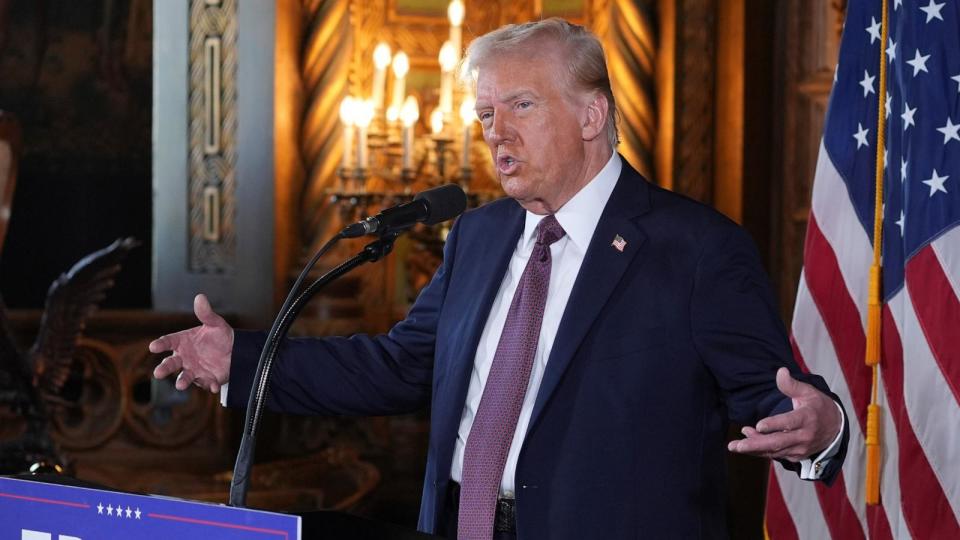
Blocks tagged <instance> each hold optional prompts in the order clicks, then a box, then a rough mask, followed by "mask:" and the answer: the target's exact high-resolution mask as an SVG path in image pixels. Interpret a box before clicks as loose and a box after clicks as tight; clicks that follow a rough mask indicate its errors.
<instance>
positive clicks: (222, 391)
mask: <svg viewBox="0 0 960 540" xmlns="http://www.w3.org/2000/svg"><path fill="white" fill-rule="evenodd" d="M229 389H230V383H225V384H224V385H222V386H221V387H220V406H221V407H226V406H227V390H229ZM842 425H843V424H841V426H842ZM840 433H843V429H841V430H840Z"/></svg>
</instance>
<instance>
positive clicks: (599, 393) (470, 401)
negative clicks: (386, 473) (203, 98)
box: [150, 19, 847, 539]
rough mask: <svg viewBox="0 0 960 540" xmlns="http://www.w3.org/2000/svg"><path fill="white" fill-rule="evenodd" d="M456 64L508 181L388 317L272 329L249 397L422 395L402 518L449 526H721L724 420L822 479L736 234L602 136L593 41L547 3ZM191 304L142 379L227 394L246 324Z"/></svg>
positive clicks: (831, 451) (652, 529)
mask: <svg viewBox="0 0 960 540" xmlns="http://www.w3.org/2000/svg"><path fill="white" fill-rule="evenodd" d="M467 61H468V66H467V67H468V68H469V71H470V73H471V74H472V77H473V84H474V85H475V89H476V94H477V105H476V110H477V116H478V118H479V119H480V122H481V123H482V125H483V135H484V140H485V141H486V143H487V144H488V146H489V148H490V152H491V155H492V157H493V160H494V162H495V164H496V169H497V171H498V175H499V178H500V181H501V185H502V186H503V190H504V191H505V192H506V194H507V195H508V196H509V198H505V199H501V200H499V201H496V202H493V203H491V204H488V205H485V206H484V207H481V208H478V209H476V210H473V211H470V212H467V213H466V214H464V215H463V216H462V217H461V218H460V219H459V220H458V221H457V222H456V224H455V225H454V227H453V229H452V230H451V232H450V234H449V236H448V238H447V242H446V246H445V249H444V259H443V263H442V265H441V266H440V268H439V269H438V270H437V272H436V274H435V275H434V278H433V280H432V281H431V283H430V284H429V285H428V286H427V287H426V288H425V289H424V290H423V291H422V292H421V294H420V296H419V297H418V299H417V301H416V303H415V304H414V305H413V307H412V308H411V310H410V312H409V314H408V315H407V317H406V319H404V320H403V321H401V322H399V323H398V324H397V325H396V326H394V327H393V329H392V330H391V331H390V332H389V333H388V334H386V335H379V336H365V335H355V336H352V337H349V338H337V337H333V338H319V339H291V340H289V341H288V343H287V344H286V345H285V346H284V349H283V353H282V357H281V358H280V360H279V361H278V363H277V365H276V369H275V371H274V374H273V379H272V382H271V389H270V394H269V400H268V406H269V407H271V408H273V409H275V410H280V411H287V412H293V413H309V414H348V415H367V414H377V415H380V414H389V413H403V412H408V411H413V410H416V409H420V408H423V407H425V406H427V405H430V406H431V431H430V445H429V457H428V463H427V469H426V478H425V479H424V490H423V501H422V506H421V514H420V524H419V527H420V529H421V530H424V531H428V532H435V533H438V534H448V535H450V536H453V535H454V534H457V533H458V531H459V534H458V535H459V537H461V538H489V537H491V536H493V537H495V538H521V539H532V538H551V539H561V538H571V539H583V538H604V539H606V538H638V537H649V538H717V537H724V536H726V527H725V523H724V513H725V506H724V504H725V503H724V499H723V498H724V451H723V449H724V445H725V438H726V433H727V423H728V422H729V421H733V422H735V423H738V424H742V425H744V426H747V427H745V428H744V429H743V433H744V435H745V438H743V439H740V440H737V441H732V442H730V443H729V444H728V446H727V448H728V449H729V450H730V451H734V452H741V453H746V454H752V455H758V456H764V457H769V458H773V459H777V460H780V461H781V463H783V464H784V465H785V466H787V467H789V468H791V469H794V470H796V471H797V472H798V473H799V474H800V475H801V477H803V478H805V479H810V480H817V479H819V480H823V481H827V482H830V481H831V480H832V479H833V477H834V476H835V475H836V474H837V472H838V470H839V468H840V464H841V463H842V461H843V456H844V453H845V446H846V438H847V437H846V434H847V428H846V425H845V421H844V417H843V412H842V408H841V407H840V406H839V402H838V401H837V400H836V397H835V396H833V395H832V394H830V393H829V390H828V388H827V387H826V384H825V383H824V382H823V380H822V379H820V378H819V377H816V376H811V375H804V374H801V373H800V372H799V370H798V368H797V366H796V364H795V363H794V362H793V360H792V356H791V350H790V347H789V345H788V342H787V338H786V335H785V332H784V329H783V327H782V325H781V323H780V321H779V318H778V315H777V310H776V309H775V307H774V302H773V299H772V295H771V292H770V289H769V285H768V282H767V278H766V276H765V274H764V272H763V270H762V268H761V264H760V262H759V259H758V257H757V254H756V252H755V248H754V247H753V244H752V242H751V241H750V239H749V238H748V236H747V235H746V234H745V233H744V231H743V230H742V229H740V228H739V227H737V226H736V225H735V224H733V223H732V222H730V221H729V220H727V219H725V218H724V217H722V216H721V215H720V214H718V213H717V212H715V211H713V210H711V209H709V208H707V207H705V206H703V205H701V204H699V203H696V202H693V201H690V200H688V199H686V198H684V197H682V196H679V195H676V194H673V193H670V192H668V191H666V190H663V189H660V188H658V187H656V186H654V185H652V184H650V183H649V182H647V181H646V180H645V179H644V178H643V177H641V176H640V174H638V173H637V172H636V171H635V170H633V169H632V168H631V167H630V165H629V164H627V163H625V162H624V161H623V160H622V159H621V157H620V156H619V155H618V154H617V153H616V152H615V151H614V149H615V146H616V143H617V131H616V114H615V110H616V109H615V101H614V96H613V93H612V91H611V88H610V81H609V78H608V75H607V70H606V65H605V62H604V57H603V50H602V48H601V46H600V43H599V41H598V40H597V39H596V37H594V36H593V35H592V34H590V33H589V32H587V31H586V30H584V29H583V28H582V27H579V26H576V25H572V24H569V23H567V22H565V21H562V20H559V19H550V20H545V21H540V22H536V23H529V24H524V25H508V26H506V27H503V28H501V29H499V30H497V31H494V32H492V33H490V34H487V35H485V36H482V37H480V38H478V39H476V40H474V42H473V43H472V44H471V45H470V48H469V50H468V53H467ZM545 231H546V232H545ZM195 311H196V314H197V317H198V318H199V319H200V321H201V323H202V326H199V327H196V328H193V329H189V330H185V331H183V332H179V333H177V334H171V335H168V336H164V337H161V338H159V339H158V340H156V341H155V342H153V343H151V344H150V350H151V351H153V352H160V351H165V350H170V351H173V354H172V355H171V356H169V357H168V358H166V359H165V360H164V361H163V362H162V363H161V364H160V365H159V366H158V367H157V368H156V370H155V375H156V376H157V377H165V376H167V375H170V374H173V373H177V372H179V376H178V378H177V383H176V384H177V388H180V389H184V388H186V387H188V386H189V385H190V384H195V385H198V386H200V387H203V388H206V389H209V390H210V391H213V392H217V391H218V390H219V389H220V388H221V387H223V386H224V385H226V383H227V382H228V381H229V383H230V388H229V392H228V399H227V401H228V403H229V404H230V405H236V406H243V405H244V404H245V403H246V398H247V396H248V394H249V391H250V386H251V384H252V377H253V371H254V367H255V364H256V361H257V358H258V356H259V352H260V349H261V347H262V345H263V340H264V335H263V334H262V333H251V332H241V331H236V332H234V331H233V330H232V329H231V328H230V327H229V326H228V325H227V324H226V323H225V322H224V320H223V319H222V318H221V317H219V316H218V315H216V314H215V313H214V312H213V311H212V309H211V308H210V305H209V303H208V302H207V300H206V298H205V297H204V296H203V295H199V296H198V297H197V298H196V301H195ZM516 366H520V368H517V367H516ZM511 370H513V371H511ZM517 373H520V374H521V375H519V376H517V375H516V374H517ZM517 380H519V383H518V382H517ZM489 381H495V382H491V384H489V385H488V384H487V383H488V382H489ZM517 389H519V391H518V390H517ZM517 392H519V393H517ZM505 404H506V405H505ZM504 411H507V412H504ZM478 426H479V427H478ZM472 434H474V435H473V436H472ZM477 434H478V435H477ZM491 479H492V482H493V484H492V491H489V489H488V488H489V486H488V485H487V484H490V482H491ZM478 531H479V532H478Z"/></svg>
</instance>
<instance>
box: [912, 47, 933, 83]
mask: <svg viewBox="0 0 960 540" xmlns="http://www.w3.org/2000/svg"><path fill="white" fill-rule="evenodd" d="M929 59H930V55H929V54H925V55H922V56H921V55H920V49H917V52H916V54H914V55H913V60H907V63H908V64H910V65H911V66H913V76H914V77H916V76H917V74H918V73H920V72H921V71H923V72H925V73H930V72H929V71H927V60H929Z"/></svg>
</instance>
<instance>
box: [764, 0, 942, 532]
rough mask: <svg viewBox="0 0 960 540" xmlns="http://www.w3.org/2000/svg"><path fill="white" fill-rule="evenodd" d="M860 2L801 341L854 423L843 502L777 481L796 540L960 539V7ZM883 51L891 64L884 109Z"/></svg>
mask: <svg viewBox="0 0 960 540" xmlns="http://www.w3.org/2000/svg"><path fill="white" fill-rule="evenodd" d="M881 6H882V4H881V0H850V1H849V2H848V6H847V19H846V24H845V26H844V32H843V38H842V41H841V46H840V58H839V62H838V65H837V70H836V76H835V82H834V85H833V92H832V94H831V96H830V106H829V109H828V112H827V118H826V127H825V129H824V135H823V141H822V143H821V147H820V157H819V160H818V163H817V170H816V177H815V179H814V189H813V201H812V204H811V214H810V221H809V224H808V228H807V236H806V245H805V247H804V270H803V274H802V276H801V279H800V284H799V289H798V292H797V303H796V308H795V311H794V317H793V325H792V329H791V330H792V342H793V346H794V354H795V356H796V358H797V361H798V362H799V363H800V365H801V366H802V367H803V368H804V369H808V370H810V371H813V372H816V373H820V374H822V375H823V376H824V377H825V378H826V379H827V382H828V383H829V384H830V387H831V388H832V389H833V390H834V391H835V392H836V393H837V394H838V395H839V396H840V397H841V399H842V400H843V402H844V404H845V405H846V408H847V412H848V414H849V418H848V420H849V424H850V445H849V450H848V453H847V459H846V462H845V463H844V465H843V469H842V473H841V475H840V477H839V478H838V479H837V481H836V482H835V484H834V485H833V487H831V488H827V487H825V486H824V485H823V484H822V483H820V482H805V481H802V480H799V479H797V478H796V476H795V475H794V474H793V473H790V472H786V471H784V470H783V469H782V468H781V467H778V466H777V467H772V468H771V473H770V484H769V489H768V492H767V509H766V528H767V533H768V536H769V537H770V538H772V539H774V540H781V539H789V538H813V539H826V538H833V539H841V538H842V539H856V538H898V539H899V538H923V539H926V538H960V524H958V521H960V520H958V517H960V342H958V341H957V340H958V339H960V301H958V295H960V228H958V227H957V224H958V222H960V1H958V0H940V1H939V2H938V1H936V0H919V1H910V0H888V7H887V13H888V21H889V24H888V27H887V28H888V33H889V35H888V38H887V39H886V41H885V42H884V40H883V39H882V37H881V25H880V21H881V10H882V7H881ZM880 47H883V48H884V50H885V51H886V54H887V57H886V61H887V62H888V64H887V65H888V71H887V74H888V75H887V90H886V93H885V94H884V96H883V102H882V106H883V107H882V109H879V107H878V105H879V103H878V97H879V96H878V92H880V88H879V81H880V77H879V76H878V75H879V73H878V72H879V65H880ZM878 110H882V112H883V117H884V119H885V122H886V123H885V126H886V148H885V151H886V152H885V160H884V161H885V174H884V193H883V195H884V197H883V199H884V207H883V215H884V222H883V233H882V249H883V251H882V253H883V301H884V305H883V309H882V326H881V330H882V339H883V341H882V357H881V362H880V378H879V383H880V384H879V391H878V403H879V404H880V406H881V407H882V411H883V412H882V416H881V424H880V428H881V433H880V440H881V447H882V452H883V454H882V462H881V467H880V475H881V478H880V482H881V483H880V497H881V499H880V504H879V505H875V506H874V505H871V506H867V505H866V504H865V502H864V491H865V487H864V481H865V468H864V463H865V459H866V457H865V456H866V452H865V448H864V436H865V430H866V416H867V413H866V411H867V405H868V403H869V402H870V393H871V377H872V370H871V369H870V368H868V367H867V366H865V364H864V349H865V333H866V331H865V328H866V312H867V309H866V305H867V289H868V276H869V268H870V264H871V262H872V247H871V246H872V244H871V242H872V240H873V213H874V192H875V189H874V184H875V181H874V174H875V172H874V171H875V161H876V152H877V116H878Z"/></svg>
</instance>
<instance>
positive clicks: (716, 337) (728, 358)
mask: <svg viewBox="0 0 960 540" xmlns="http://www.w3.org/2000/svg"><path fill="white" fill-rule="evenodd" d="M718 236H720V238H715V239H714V240H713V241H707V242H706V247H705V248H704V249H703V251H702V253H701V256H700V260H699V262H698V264H697V273H696V278H695V284H694V292H693V298H692V301H691V321H692V326H693V328H692V331H693V339H694V345H695V347H696V348H697V351H698V353H699V354H700V356H701V358H702V359H703V361H704V362H705V363H706V365H707V367H708V369H709V370H710V372H711V373H712V374H713V376H714V378H715V379H716V381H717V384H718V385H719V387H720V391H721V394H722V395H723V397H724V401H725V404H726V407H727V411H728V416H729V418H730V419H731V420H732V421H734V422H736V423H738V424H742V425H755V424H756V423H757V422H758V421H759V420H760V419H762V418H765V417H768V416H772V415H775V414H780V413H783V412H787V411H790V410H791V409H792V403H791V401H790V399H789V398H787V397H786V396H785V395H783V394H782V393H781V392H780V390H779V389H777V385H776V372H777V370H778V369H779V368H780V367H786V368H788V369H789V370H790V373H791V375H792V376H793V377H794V378H796V379H798V380H801V381H804V382H806V383H809V384H811V385H813V386H814V387H816V388H817V389H818V390H820V391H821V392H824V393H825V394H827V395H829V396H830V397H831V398H832V399H833V400H834V401H836V402H837V403H838V404H839V405H840V407H841V409H842V408H843V404H842V403H840V400H839V398H838V397H837V396H836V395H835V394H833V393H832V392H831V391H830V389H829V387H828V386H827V384H826V382H824V380H823V378H822V377H820V376H818V375H812V374H805V373H802V372H801V370H800V368H799V367H798V366H797V363H796V362H795V361H794V359H793V353H792V351H791V349H790V345H789V342H788V340H787V334H786V331H785V329H784V327H783V324H782V323H781V321H780V317H779V315H778V313H777V309H776V304H775V302H774V300H773V294H772V291H771V288H770V284H769V281H768V279H767V276H766V273H765V272H764V270H763V267H762V265H761V263H760V258H759V256H758V254H757V252H756V248H755V247H754V245H753V241H752V240H751V239H750V237H749V236H748V235H747V234H746V232H745V231H743V229H741V228H739V227H736V226H732V225H731V226H729V227H725V228H723V229H722V230H721V232H720V233H719V234H718ZM846 424H849V422H846ZM848 437H849V432H848V427H847V426H846V425H845V426H844V430H843V436H842V442H841V446H840V450H839V451H838V453H837V454H836V456H835V457H834V458H833V459H831V460H830V462H829V464H828V466H827V468H826V470H825V471H824V473H823V474H822V475H821V479H822V480H824V481H826V482H827V483H828V484H829V483H831V482H832V481H833V478H834V477H835V476H836V473H837V472H838V471H839V469H840V465H841V464H842V462H843V457H844V456H845V453H846V445H847V439H848ZM781 463H783V465H784V466H785V467H787V468H788V469H790V470H794V471H797V472H799V470H800V466H799V464H798V463H790V462H787V461H782V462H781Z"/></svg>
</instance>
